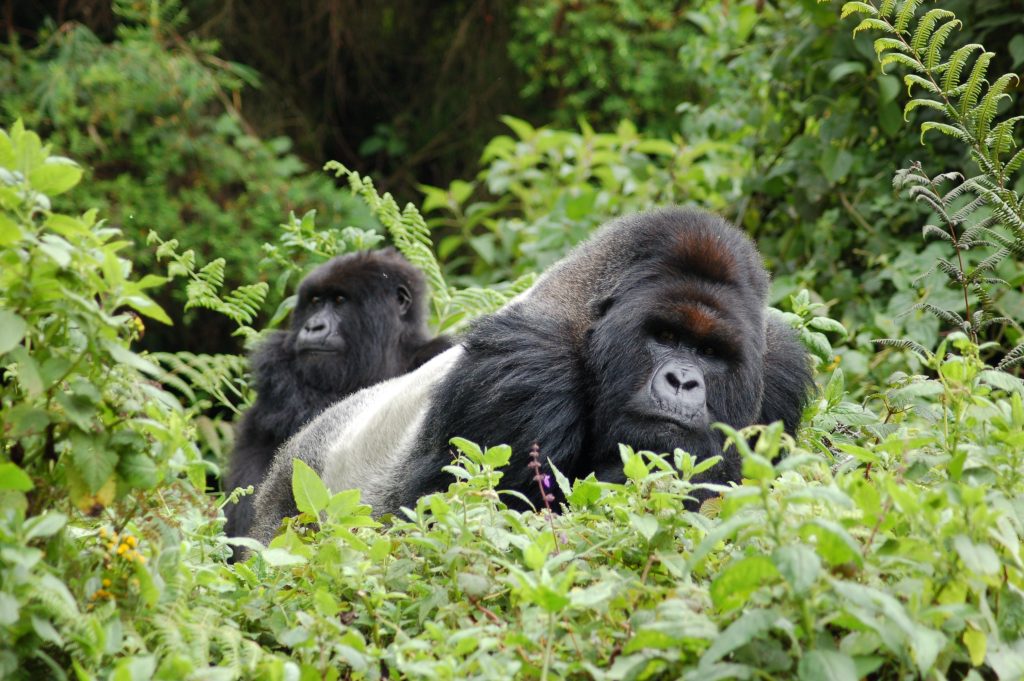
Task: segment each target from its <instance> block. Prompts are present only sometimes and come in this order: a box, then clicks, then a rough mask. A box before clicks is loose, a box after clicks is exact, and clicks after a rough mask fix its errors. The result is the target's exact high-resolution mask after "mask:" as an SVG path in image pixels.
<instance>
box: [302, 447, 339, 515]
mask: <svg viewBox="0 0 1024 681" xmlns="http://www.w3.org/2000/svg"><path fill="white" fill-rule="evenodd" d="M292 494H293V495H294V497H295V506H296V508H298V509H299V511H301V512H302V513H308V514H310V515H312V516H317V515H319V514H320V511H323V510H324V509H326V508H327V504H328V503H330V501H331V493H330V491H328V489H327V485H325V484H324V483H323V480H321V479H320V476H319V475H317V473H316V471H314V470H313V469H312V468H310V467H309V465H308V464H307V463H306V462H305V461H303V460H302V459H292Z"/></svg>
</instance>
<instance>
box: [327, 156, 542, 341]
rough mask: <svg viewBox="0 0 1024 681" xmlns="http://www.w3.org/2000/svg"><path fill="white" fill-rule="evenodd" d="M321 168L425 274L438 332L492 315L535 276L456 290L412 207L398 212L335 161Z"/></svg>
mask: <svg viewBox="0 0 1024 681" xmlns="http://www.w3.org/2000/svg"><path fill="white" fill-rule="evenodd" d="M324 168H325V170H333V171H334V173H335V175H336V176H338V177H342V176H344V177H345V178H347V180H348V184H349V187H350V188H351V190H352V192H353V194H356V195H357V196H359V197H360V198H362V199H363V200H364V201H365V202H366V205H367V206H369V208H370V210H371V211H372V212H373V215H374V216H375V217H376V218H377V219H378V220H380V222H381V224H383V225H384V227H385V228H387V230H388V233H389V234H390V235H391V239H392V240H393V241H394V243H395V246H396V247H397V248H398V250H400V251H401V252H402V254H403V255H404V256H405V257H406V258H407V259H408V260H409V262H411V263H412V264H413V265H415V266H416V267H418V268H419V269H420V270H422V271H423V274H424V275H426V278H427V283H428V284H429V285H430V288H431V290H432V294H433V295H432V297H431V303H432V316H433V320H434V326H435V327H436V328H438V329H439V330H442V331H444V330H447V329H451V328H454V327H457V326H458V325H459V324H464V323H465V322H466V321H468V320H469V319H472V318H473V317H476V316H479V315H481V314H485V313H487V312H492V311H494V310H496V309H498V308H499V307H501V306H502V305H504V304H505V303H506V302H508V301H509V300H511V299H512V298H514V297H515V296H516V295H518V294H519V293H521V292H522V291H525V290H526V289H527V288H528V287H529V286H530V284H532V283H533V279H534V276H535V275H534V274H532V273H528V274H524V275H522V276H520V277H519V278H518V279H516V280H515V281H513V282H511V283H509V284H508V285H506V286H504V287H502V288H500V289H499V288H483V287H478V286H470V287H464V288H458V287H455V286H452V285H450V284H448V283H447V281H446V280H445V277H444V275H443V274H442V273H441V266H440V264H439V263H438V260H437V256H435V255H434V252H433V241H432V238H431V233H430V229H429V228H428V227H427V224H426V222H425V221H424V219H423V216H422V215H420V212H419V211H418V210H417V209H416V207H415V206H413V205H412V204H411V203H410V204H406V206H405V208H404V209H402V210H399V208H398V204H397V203H396V202H395V200H394V198H392V196H391V194H388V193H385V194H384V195H383V196H381V195H380V194H379V193H378V192H377V189H376V187H374V186H373V180H371V179H370V178H368V177H362V176H360V175H359V173H357V172H355V171H352V170H349V169H348V168H346V167H345V166H343V165H341V164H340V163H338V162H337V161H330V162H329V163H327V165H326V166H325V167H324Z"/></svg>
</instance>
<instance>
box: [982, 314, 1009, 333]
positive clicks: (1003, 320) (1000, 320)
mask: <svg viewBox="0 0 1024 681" xmlns="http://www.w3.org/2000/svg"><path fill="white" fill-rule="evenodd" d="M996 325H1005V326H1013V320H1012V319H1010V318H1009V317H986V318H985V319H983V320H981V321H980V322H978V323H977V324H976V326H977V327H978V330H979V331H984V330H985V329H987V328H989V327H991V326H996Z"/></svg>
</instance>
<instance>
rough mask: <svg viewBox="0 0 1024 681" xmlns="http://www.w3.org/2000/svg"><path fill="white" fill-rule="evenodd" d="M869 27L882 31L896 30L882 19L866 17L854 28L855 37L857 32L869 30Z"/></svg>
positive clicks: (891, 31) (890, 31)
mask: <svg viewBox="0 0 1024 681" xmlns="http://www.w3.org/2000/svg"><path fill="white" fill-rule="evenodd" d="M869 29H874V30H876V31H881V32H882V33H893V32H894V31H893V28H892V26H890V25H889V24H887V23H886V22H884V21H882V20H881V19H864V20H863V21H861V22H860V23H859V24H857V28H855V29H853V35H854V37H856V36H857V34H858V33H860V32H861V31H867V30H869Z"/></svg>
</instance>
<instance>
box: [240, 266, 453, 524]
mask: <svg viewBox="0 0 1024 681" xmlns="http://www.w3.org/2000/svg"><path fill="white" fill-rule="evenodd" d="M425 295H426V283H425V281H424V278H423V275H422V274H421V273H420V272H419V270H417V269H416V268H415V267H413V266H412V265H410V264H409V263H408V262H407V261H406V260H405V259H404V258H403V257H402V256H401V255H399V254H398V253H397V252H396V251H395V250H394V249H391V248H388V249H384V250H380V251H371V252H364V253H353V254H349V255H342V256H338V257H336V258H334V259H332V260H330V261H329V262H327V263H324V264H323V265H321V266H320V267H318V268H317V269H315V270H313V272H311V273H310V274H309V275H308V276H307V277H306V278H305V279H304V280H303V281H302V283H301V284H300V285H299V291H298V296H297V302H296V307H295V310H294V311H293V313H292V321H291V326H290V328H289V330H288V331H276V332H274V333H272V334H271V335H270V336H269V337H267V339H266V340H265V341H263V343H261V344H260V346H259V347H258V348H257V349H256V350H255V352H254V353H253V356H252V360H251V361H252V373H253V377H254V380H255V387H256V393H257V398H256V402H255V403H254V404H253V405H252V407H251V408H250V409H249V410H248V411H247V412H246V413H245V416H244V417H243V419H242V422H241V425H240V426H239V428H238V434H237V441H236V444H235V449H234V451H233V452H232V455H231V463H230V466H229V468H228V473H227V476H226V478H225V481H224V489H225V490H232V489H234V488H235V487H245V486H247V485H257V486H258V485H259V483H260V482H261V481H262V480H263V478H264V476H265V475H266V472H267V469H268V468H269V467H270V463H271V461H272V460H273V457H274V452H275V451H276V450H277V448H278V447H279V446H280V445H281V444H282V443H283V442H284V441H285V440H287V439H288V438H289V437H291V436H292V435H293V434H294V433H296V432H297V431H298V430H299V429H300V428H302V426H303V425H305V424H306V423H308V422H309V421H311V420H312V419H313V418H314V417H315V416H316V415H317V414H319V413H320V412H321V411H323V410H324V409H326V408H327V407H329V406H330V405H331V404H333V403H335V402H337V401H338V400H340V399H342V398H343V397H345V396H346V395H349V394H351V393H353V392H355V391H357V390H359V389H361V388H365V387H367V386H370V385H373V384H374V383H378V382H380V381H383V380H385V379H388V378H392V377H394V376H398V375H400V374H403V373H406V372H407V371H411V370H412V369H415V368H416V367H418V366H419V365H421V364H423V363H424V362H425V361H427V360H428V359H430V358H431V357H433V356H434V355H436V354H438V353H440V352H443V351H444V350H446V349H448V348H449V347H450V346H451V342H450V341H449V340H448V338H447V337H444V336H441V337H437V338H431V337H430V335H429V332H428V330H427V327H426V323H425V321H424V309H423V308H424V305H423V300H424V296H425ZM339 296H340V297H341V298H339ZM314 316H316V318H317V319H322V320H323V323H324V326H323V328H320V327H319V326H317V328H316V329H315V333H310V329H309V327H308V326H307V325H308V324H309V320H311V319H313V318H314ZM225 511H226V515H227V525H226V526H225V533H226V534H227V535H228V536H240V535H245V534H247V533H248V531H249V526H250V524H251V522H252V517H253V502H252V497H251V496H247V497H243V498H242V499H241V500H240V501H239V503H238V504H237V505H230V506H227V507H226V509H225Z"/></svg>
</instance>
